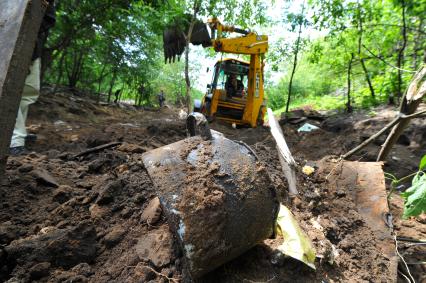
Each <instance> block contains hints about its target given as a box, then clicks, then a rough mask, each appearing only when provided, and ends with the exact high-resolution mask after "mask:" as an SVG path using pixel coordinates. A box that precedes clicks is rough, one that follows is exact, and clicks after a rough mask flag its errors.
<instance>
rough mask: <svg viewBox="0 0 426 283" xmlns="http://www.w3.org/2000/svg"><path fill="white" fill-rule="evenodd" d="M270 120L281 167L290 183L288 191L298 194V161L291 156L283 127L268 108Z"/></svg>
mask: <svg viewBox="0 0 426 283" xmlns="http://www.w3.org/2000/svg"><path fill="white" fill-rule="evenodd" d="M268 119H269V127H270V128H271V134H272V137H273V138H274V139H275V142H276V144H277V150H278V156H279V159H280V163H281V167H282V169H283V172H284V176H285V177H286V179H287V182H288V189H289V191H290V193H291V194H298V191H297V186H296V182H297V180H296V169H295V168H296V161H294V158H293V156H292V155H291V152H290V149H289V148H288V145H287V143H286V141H285V139H284V135H283V132H282V131H281V127H280V125H279V124H278V122H277V120H276V119H275V116H274V113H273V112H272V110H271V108H268Z"/></svg>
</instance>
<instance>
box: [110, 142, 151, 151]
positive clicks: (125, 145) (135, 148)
mask: <svg viewBox="0 0 426 283" xmlns="http://www.w3.org/2000/svg"><path fill="white" fill-rule="evenodd" d="M117 150H119V151H122V152H127V153H144V152H145V149H144V148H142V147H141V146H139V145H137V144H133V143H123V144H121V145H120V146H119V147H118V148H117Z"/></svg>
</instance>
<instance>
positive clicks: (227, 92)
mask: <svg viewBox="0 0 426 283" xmlns="http://www.w3.org/2000/svg"><path fill="white" fill-rule="evenodd" d="M249 66H250V63H249V62H246V61H242V60H238V59H231V58H227V59H224V60H220V61H218V62H217V63H216V64H215V67H214V71H213V78H212V82H211V83H210V84H208V85H207V92H206V94H205V96H204V97H203V99H202V101H195V102H194V110H195V111H197V112H201V113H203V114H204V115H205V116H206V117H207V119H208V120H210V121H211V120H213V119H218V120H223V121H228V122H231V123H236V124H243V123H242V120H243V115H244V109H245V106H246V104H247V94H248V80H249ZM262 118H263V117H262Z"/></svg>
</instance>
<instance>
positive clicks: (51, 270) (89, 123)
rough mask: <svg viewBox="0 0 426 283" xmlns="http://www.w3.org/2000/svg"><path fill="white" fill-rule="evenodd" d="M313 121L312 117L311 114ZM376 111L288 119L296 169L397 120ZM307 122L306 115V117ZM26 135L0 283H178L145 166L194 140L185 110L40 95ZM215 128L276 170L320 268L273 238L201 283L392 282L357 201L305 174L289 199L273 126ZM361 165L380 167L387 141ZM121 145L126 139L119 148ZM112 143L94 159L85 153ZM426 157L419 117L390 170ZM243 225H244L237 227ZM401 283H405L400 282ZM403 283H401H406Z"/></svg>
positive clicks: (13, 167) (15, 163) (417, 224)
mask: <svg viewBox="0 0 426 283" xmlns="http://www.w3.org/2000/svg"><path fill="white" fill-rule="evenodd" d="M305 110H306V111H305V114H306V113H307V112H309V110H308V109H305ZM394 114H395V112H394V111H393V110H392V109H389V108H379V109H376V110H375V111H374V112H372V111H369V112H357V113H355V114H352V115H342V114H336V115H331V114H327V115H325V116H324V117H318V116H319V115H318V113H315V115H314V117H311V118H313V119H308V120H306V121H308V122H309V123H312V124H316V125H318V126H320V127H321V129H320V130H317V131H314V132H310V133H298V132H297V129H298V128H299V127H300V126H301V125H302V124H303V123H304V122H306V121H303V122H301V123H299V124H297V123H296V124H291V123H283V124H282V128H283V131H284V134H285V136H286V139H287V141H288V143H289V146H290V149H291V151H292V152H293V154H294V156H295V158H296V160H297V162H298V163H299V164H300V165H305V164H310V165H312V164H314V163H312V162H313V161H316V160H320V159H322V158H323V157H325V156H328V155H340V154H342V153H345V152H346V151H347V150H349V149H351V148H352V147H354V146H356V145H357V144H359V143H360V142H361V141H363V140H364V139H366V138H367V137H369V136H370V135H371V134H372V133H374V132H376V131H377V130H378V129H380V128H381V127H383V125H384V124H385V123H386V122H388V121H390V120H391V119H392V117H393V115H394ZM305 116H306V115H305ZM28 124H29V130H30V131H31V132H33V133H35V134H37V136H38V139H37V141H35V142H30V143H29V148H30V151H31V153H29V154H27V155H25V156H19V157H11V158H10V159H9V161H8V165H7V172H6V178H5V179H4V180H1V187H0V245H1V249H0V281H8V282H30V281H38V282H182V281H184V278H182V264H183V263H182V258H181V257H182V255H181V253H180V252H179V250H178V249H177V247H176V242H175V239H174V238H173V235H172V234H171V233H170V232H169V228H168V225H167V221H166V219H165V215H164V213H161V210H159V209H158V203H156V200H155V196H156V189H155V186H154V185H153V184H152V182H151V180H150V178H149V177H148V175H147V173H146V171H145V169H144V166H143V162H142V154H143V153H144V152H146V151H148V150H151V149H154V148H158V147H161V146H163V145H166V144H170V143H173V142H175V141H178V140H181V139H183V138H185V137H186V131H185V123H184V120H181V119H180V118H179V111H178V110H175V109H169V108H164V109H162V110H160V111H156V110H148V109H145V110H144V109H136V108H134V107H131V106H126V105H96V104H95V103H94V102H93V101H91V100H88V99H85V98H83V97H80V96H78V95H74V94H70V93H65V92H60V93H55V94H47V93H45V94H43V95H42V96H41V98H40V99H39V101H38V102H37V103H36V104H35V105H34V106H33V107H32V108H31V110H30V114H29V119H28ZM213 128H215V129H216V130H218V131H221V132H223V133H224V134H225V136H227V137H229V138H231V139H237V140H242V141H244V142H246V143H247V144H249V145H250V146H251V147H252V148H253V150H254V151H255V152H256V154H257V155H258V156H259V159H260V160H261V161H262V162H263V164H264V165H265V166H266V168H267V169H268V171H269V175H270V177H271V180H272V183H273V185H274V187H275V188H276V190H277V193H278V198H279V199H280V201H281V202H283V203H284V204H286V205H287V206H288V207H290V208H291V210H292V211H293V213H294V214H295V216H296V218H297V219H298V220H299V222H300V224H301V226H302V228H303V229H304V230H305V231H306V232H307V234H308V235H309V236H310V238H311V239H312V240H313V243H314V246H315V248H316V250H317V254H318V258H317V261H316V263H315V265H316V271H314V270H311V269H310V268H309V267H306V266H305V265H303V264H301V263H299V262H297V261H295V260H292V259H289V258H284V257H282V256H280V255H278V254H277V253H276V252H274V249H273V248H274V246H275V245H276V244H277V241H276V240H275V241H274V240H266V241H265V242H264V243H261V244H259V245H257V246H256V247H254V248H252V249H251V250H249V251H248V252H246V253H245V254H243V255H241V256H240V257H238V258H236V259H234V260H232V261H231V262H229V263H228V264H226V265H224V266H222V267H220V268H219V269H217V270H215V271H213V272H211V273H209V274H207V275H206V276H204V277H203V278H202V279H201V280H200V281H201V282H392V281H393V280H394V279H395V278H392V276H391V275H390V273H389V264H390V263H389V260H388V259H387V258H386V257H384V256H383V254H382V253H381V251H380V249H379V247H378V243H379V241H380V240H379V239H377V238H375V237H374V235H373V234H372V233H371V229H370V228H369V227H368V226H367V225H366V224H365V222H364V220H363V219H362V217H360V215H359V214H358V212H357V210H356V206H355V204H354V202H353V199H352V198H351V197H350V195H348V194H347V193H346V192H345V191H344V190H342V189H341V188H336V187H334V186H331V185H330V184H327V182H325V181H324V176H323V175H318V174H317V175H314V176H311V177H307V176H304V175H303V174H299V175H298V181H299V184H302V185H301V186H300V190H301V193H300V196H299V197H296V198H290V197H289V196H288V194H287V184H286V181H285V179H284V178H283V176H282V173H281V172H282V171H281V167H280V164H279V161H278V157H277V154H276V150H275V146H274V142H273V140H272V138H271V136H270V134H269V130H268V128H266V127H265V128H264V127H259V128H257V129H233V128H232V127H229V126H227V125H221V124H214V125H213ZM382 141H383V140H381V141H380V140H379V141H377V142H375V143H374V144H372V145H370V146H368V147H366V148H365V149H363V150H362V151H361V152H360V153H359V154H358V155H356V156H354V157H353V160H362V161H372V160H374V159H375V157H376V156H377V152H378V150H379V145H380V142H382ZM114 142H120V143H119V144H117V143H115V144H114ZM105 144H110V146H108V147H106V148H104V149H101V150H98V151H95V152H87V151H86V150H87V149H88V148H93V147H96V146H100V145H105ZM425 152H426V122H425V121H421V120H416V121H414V123H413V124H412V125H411V126H410V128H409V129H408V130H407V131H406V133H405V134H404V136H403V137H402V138H401V139H400V141H399V144H397V145H396V146H395V148H394V150H393V152H392V153H391V156H390V158H389V161H388V162H387V163H386V164H385V166H384V170H385V171H386V172H389V173H392V174H395V175H397V176H398V177H402V176H405V175H407V174H409V173H411V172H413V171H415V170H416V169H417V164H418V162H419V160H420V157H421V155H422V154H424V153H425ZM402 207H403V202H402V200H401V198H400V197H399V196H397V195H393V197H392V198H391V200H390V208H391V212H392V214H393V217H394V226H395V231H396V233H397V235H398V236H399V237H405V238H413V239H425V238H426V237H425V235H426V218H425V217H424V216H422V217H419V218H416V219H410V220H404V221H403V220H401V213H402ZM236 229H238V227H236ZM399 249H400V252H401V253H402V254H403V255H404V257H405V259H406V261H407V262H408V263H409V267H410V270H411V272H412V274H413V276H414V277H415V280H416V282H422V281H423V282H425V280H426V277H425V275H424V274H426V266H425V265H424V264H421V262H424V261H425V258H426V249H425V248H424V246H420V245H414V244H412V243H409V242H403V241H399ZM399 280H403V279H402V277H400V278H399ZM401 282H404V281H401Z"/></svg>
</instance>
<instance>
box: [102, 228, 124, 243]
mask: <svg viewBox="0 0 426 283" xmlns="http://www.w3.org/2000/svg"><path fill="white" fill-rule="evenodd" d="M125 233H126V230H124V229H123V228H122V227H121V226H116V227H114V228H113V229H112V230H111V231H110V232H109V233H108V234H106V235H105V237H104V244H105V246H107V247H108V248H112V247H114V246H115V245H116V244H118V243H119V242H120V241H121V240H122V239H123V237H124V234H125Z"/></svg>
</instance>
